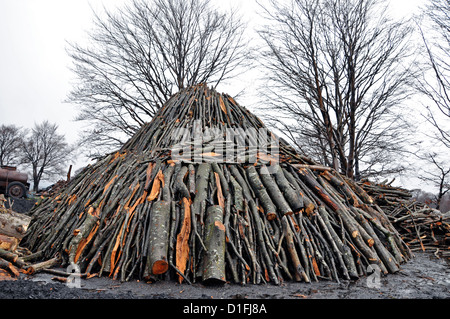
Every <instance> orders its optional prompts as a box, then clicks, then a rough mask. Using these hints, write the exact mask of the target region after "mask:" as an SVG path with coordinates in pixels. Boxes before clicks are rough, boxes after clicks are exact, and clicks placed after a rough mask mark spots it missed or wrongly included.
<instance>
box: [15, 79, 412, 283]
mask: <svg viewBox="0 0 450 319" xmlns="http://www.w3.org/2000/svg"><path fill="white" fill-rule="evenodd" d="M31 216H32V218H33V219H32V222H31V225H30V227H29V230H28V233H27V236H26V237H25V238H24V243H23V244H24V245H25V246H26V247H27V248H28V249H30V250H31V251H33V252H42V254H43V258H46V259H49V258H52V257H54V256H56V255H59V256H61V258H62V260H63V262H62V266H64V265H76V266H77V267H79V269H80V271H81V275H82V276H86V277H90V276H94V275H98V276H102V275H103V276H104V275H108V276H110V277H112V278H114V279H119V280H122V281H126V280H130V279H131V278H136V279H141V280H147V281H152V280H178V281H179V282H187V283H193V282H203V283H205V284H207V283H224V282H231V283H240V284H247V283H251V284H260V283H266V282H270V283H273V284H280V283H281V282H283V281H304V282H312V281H318V280H321V279H325V280H336V281H339V279H351V278H359V277H361V276H364V275H367V272H368V271H372V270H373V269H375V268H377V269H380V271H382V272H383V273H395V272H397V271H398V270H399V266H400V264H401V263H403V262H406V261H407V260H408V259H409V258H410V250H409V248H408V246H407V245H406V244H405V243H404V242H403V240H402V239H401V237H400V235H399V233H398V232H397V230H396V229H395V228H394V227H393V225H392V223H391V222H390V220H389V218H388V217H387V216H386V214H385V213H384V211H383V210H382V209H381V208H380V207H379V206H378V205H376V203H374V202H373V200H372V198H371V197H370V196H369V195H368V194H367V193H366V192H365V191H364V190H363V189H362V188H361V187H360V186H359V185H357V184H356V183H354V182H352V181H350V180H347V179H345V178H344V177H342V176H341V175H339V174H338V173H337V172H335V171H334V170H332V169H330V168H327V167H323V166H320V165H316V164H315V163H314V162H312V161H311V160H309V159H308V158H306V157H304V156H302V155H299V154H298V153H296V152H295V151H294V150H293V148H292V147H291V146H289V145H287V144H286V143H285V142H283V141H282V140H278V139H276V137H275V136H274V135H273V134H272V133H271V132H269V131H267V130H266V129H265V126H264V124H263V123H262V122H261V121H260V120H259V119H258V118H257V117H256V116H254V115H253V114H251V113H250V112H249V111H248V110H247V109H245V108H244V107H242V106H240V105H239V104H238V103H237V102H236V101H235V100H234V99H233V98H232V97H230V96H229V95H226V94H219V93H217V92H216V91H215V90H213V89H210V88H208V87H207V86H206V85H205V84H200V85H196V86H193V87H189V88H186V89H184V90H182V91H180V92H178V93H177V94H175V95H173V96H172V97H171V98H170V99H169V100H168V101H167V102H166V104H164V105H163V106H162V108H161V109H160V110H159V112H158V113H157V115H156V116H155V117H154V119H153V120H152V121H151V122H149V123H147V124H146V125H144V126H143V127H142V128H141V129H140V131H138V132H137V134H136V135H135V136H134V137H132V138H131V139H130V140H129V141H128V142H127V143H126V144H125V145H124V146H123V147H122V148H121V149H120V150H118V151H117V152H114V153H112V154H109V155H106V156H104V157H103V158H101V159H99V160H98V161H97V162H96V163H95V164H92V165H89V166H88V167H86V168H85V169H84V170H83V171H82V172H81V173H79V174H78V175H77V176H75V177H74V178H73V179H71V181H70V183H68V184H67V185H66V186H65V187H63V188H62V189H61V190H60V191H59V192H58V193H57V194H55V196H53V197H51V198H48V199H46V200H44V201H43V202H42V203H41V204H40V205H38V206H36V207H35V208H34V209H33V210H32V212H31ZM375 265H376V266H378V267H374V266H375Z"/></svg>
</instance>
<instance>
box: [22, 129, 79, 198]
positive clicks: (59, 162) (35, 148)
mask: <svg viewBox="0 0 450 319" xmlns="http://www.w3.org/2000/svg"><path fill="white" fill-rule="evenodd" d="M57 129H58V126H57V125H56V124H51V123H49V122H48V121H44V122H42V123H41V124H35V126H34V128H33V129H31V132H28V134H27V135H26V136H25V137H24V139H23V141H22V143H21V146H20V154H21V162H22V163H23V164H24V165H30V166H31V169H32V176H33V184H34V185H33V190H34V191H38V189H39V183H40V182H41V180H42V179H43V178H52V177H54V176H58V175H62V174H64V172H65V170H66V168H65V166H64V165H65V163H66V161H67V160H68V159H69V156H70V155H71V153H72V149H71V148H70V147H69V145H68V144H67V143H66V140H65V137H64V135H60V134H58V133H57Z"/></svg>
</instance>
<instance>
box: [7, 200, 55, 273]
mask: <svg viewBox="0 0 450 319" xmlns="http://www.w3.org/2000/svg"><path fill="white" fill-rule="evenodd" d="M5 201H6V200H5V198H4V196H3V195H0V280H14V279H17V278H18V277H19V276H20V274H21V273H24V274H34V273H35V272H36V271H40V270H42V269H45V268H48V267H52V266H53V265H55V264H56V263H57V262H58V258H57V257H55V258H53V259H52V260H51V261H45V262H42V263H32V262H33V261H34V260H35V259H37V258H39V257H41V255H42V254H41V253H38V254H32V253H31V252H30V251H29V250H27V249H24V248H22V247H20V246H19V243H20V241H21V240H22V238H23V237H24V235H25V233H26V231H27V228H28V225H29V223H30V218H29V217H28V216H26V215H23V214H20V213H17V212H15V211H13V210H11V209H7V208H6V207H5V205H4V202H5Z"/></svg>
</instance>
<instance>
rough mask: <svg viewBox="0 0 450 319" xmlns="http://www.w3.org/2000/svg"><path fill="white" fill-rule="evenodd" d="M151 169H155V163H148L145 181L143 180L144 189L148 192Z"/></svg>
mask: <svg viewBox="0 0 450 319" xmlns="http://www.w3.org/2000/svg"><path fill="white" fill-rule="evenodd" d="M153 167H155V163H149V164H148V167H147V171H146V173H145V174H146V176H147V177H146V180H145V186H144V189H145V190H148V187H149V186H150V182H151V180H150V177H151V176H152V171H153Z"/></svg>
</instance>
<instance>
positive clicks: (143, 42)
mask: <svg viewBox="0 0 450 319" xmlns="http://www.w3.org/2000/svg"><path fill="white" fill-rule="evenodd" d="M105 11H106V12H105V15H104V16H100V15H98V14H96V15H95V20H94V23H95V28H94V29H93V31H92V32H91V33H90V34H89V38H90V45H88V46H81V45H77V44H71V45H70V49H69V54H70V56H71V57H72V59H73V62H74V68H73V70H74V72H75V74H76V76H77V78H78V80H79V84H78V85H77V86H76V87H75V88H74V89H73V90H72V92H71V93H70V95H69V97H68V101H69V102H72V103H76V104H78V105H79V110H80V112H79V115H78V117H77V120H80V121H86V122H87V123H88V126H87V129H86V131H85V134H84V139H83V141H84V142H86V143H87V144H88V145H89V147H90V149H91V150H93V149H94V150H95V149H100V150H101V151H100V153H101V152H102V151H104V150H105V149H106V150H107V149H112V148H116V147H118V146H120V145H121V144H122V143H123V142H125V141H126V140H127V139H128V138H129V137H130V136H132V135H133V134H134V133H135V132H136V131H137V130H138V129H139V128H140V127H141V125H143V124H144V123H145V122H147V121H149V120H150V119H151V118H152V117H153V116H154V115H155V113H156V111H157V110H158V108H159V107H160V106H161V105H162V104H163V103H165V102H166V101H167V100H168V99H169V97H170V96H171V95H172V94H174V93H175V92H177V91H178V90H179V89H181V88H184V87H186V86H189V85H192V84H197V83H200V82H208V83H209V84H211V85H215V86H217V85H218V84H219V83H221V82H223V81H225V80H227V79H229V78H231V77H233V76H235V75H236V74H237V72H239V70H242V68H243V67H244V66H245V65H247V62H248V61H249V60H248V59H247V58H248V50H247V48H246V42H245V41H244V38H243V34H244V30H245V25H244V24H243V23H242V22H241V19H240V17H239V16H238V15H237V14H236V12H230V13H222V12H220V11H219V10H217V9H215V8H213V6H212V5H211V1H210V0H155V1H144V0H132V1H131V2H130V4H129V5H127V6H125V7H123V8H122V9H119V10H117V11H115V12H111V11H107V10H105Z"/></svg>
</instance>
